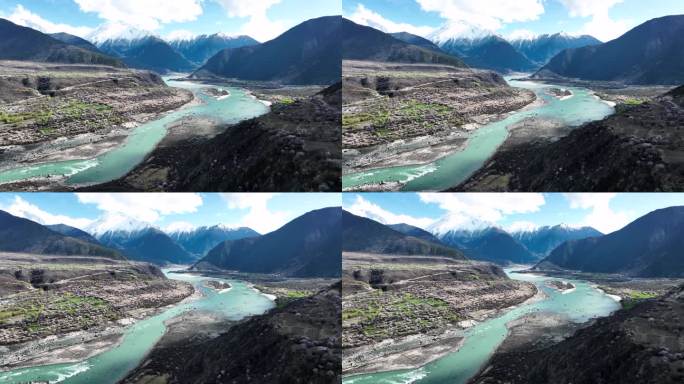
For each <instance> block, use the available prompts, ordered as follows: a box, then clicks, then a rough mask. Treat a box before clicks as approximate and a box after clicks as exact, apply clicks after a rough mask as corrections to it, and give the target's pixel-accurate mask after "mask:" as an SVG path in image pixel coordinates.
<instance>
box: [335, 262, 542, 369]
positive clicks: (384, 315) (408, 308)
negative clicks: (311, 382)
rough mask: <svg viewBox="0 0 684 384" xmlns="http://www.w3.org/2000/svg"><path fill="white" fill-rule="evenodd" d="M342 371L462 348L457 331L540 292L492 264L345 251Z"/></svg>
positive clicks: (424, 359) (409, 364)
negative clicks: (510, 277)
mask: <svg viewBox="0 0 684 384" xmlns="http://www.w3.org/2000/svg"><path fill="white" fill-rule="evenodd" d="M343 292H344V296H343V302H342V307H343V312H342V319H343V323H342V326H343V332H342V343H343V347H344V360H343V373H345V374H353V373H362V372H375V371H386V370H395V369H405V368H416V367H419V366H422V365H424V364H426V363H428V362H429V361H432V360H434V359H436V358H439V357H440V356H443V355H444V354H446V353H449V352H451V351H453V350H455V349H457V348H458V346H459V344H460V342H461V341H462V336H461V335H460V332H459V330H462V329H465V328H468V327H471V326H473V325H474V324H476V323H477V322H479V321H483V320H485V319H487V318H490V317H493V316H496V315H497V314H499V313H500V311H502V310H506V309H507V308H510V307H512V306H515V305H519V304H521V303H523V302H525V301H526V300H528V299H531V298H533V297H535V295H537V294H538V291H537V289H536V287H535V286H534V284H531V283H526V282H521V281H514V280H510V279H508V278H507V277H506V275H505V273H504V272H503V270H501V269H500V268H499V267H497V266H495V265H493V264H489V263H479V262H470V261H468V262H464V261H456V260H452V259H449V258H442V257H416V256H413V257H404V256H396V255H392V256H390V255H386V256H383V255H367V254H356V253H344V254H343Z"/></svg>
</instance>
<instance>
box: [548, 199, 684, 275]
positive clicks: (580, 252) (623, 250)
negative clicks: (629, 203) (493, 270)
mask: <svg viewBox="0 0 684 384" xmlns="http://www.w3.org/2000/svg"><path fill="white" fill-rule="evenodd" d="M683 233H684V207H670V208H665V209H660V210H657V211H653V212H651V213H649V214H647V215H645V216H642V217H641V218H639V219H637V220H635V221H634V222H632V223H631V224H629V225H627V226H626V227H624V228H623V229H621V230H619V231H616V232H613V233H611V234H608V235H605V236H602V237H592V238H588V239H583V240H571V241H568V242H565V243H563V244H561V245H560V246H559V247H558V248H556V249H555V250H553V252H551V254H550V255H549V256H548V257H547V258H545V259H544V260H542V261H541V262H540V263H539V264H538V265H537V266H535V268H536V269H553V268H563V269H571V270H579V271H584V272H599V273H623V274H627V275H630V276H639V277H684V257H682V250H683V249H684V236H682V234H683Z"/></svg>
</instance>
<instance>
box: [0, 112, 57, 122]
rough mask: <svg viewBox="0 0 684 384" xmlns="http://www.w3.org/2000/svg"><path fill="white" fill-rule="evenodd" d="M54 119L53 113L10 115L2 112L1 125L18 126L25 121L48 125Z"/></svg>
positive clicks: (0, 115)
mask: <svg viewBox="0 0 684 384" xmlns="http://www.w3.org/2000/svg"><path fill="white" fill-rule="evenodd" d="M51 117H52V111H50V110H45V111H32V112H19V113H9V112H4V111H0V123H3V124H17V123H21V122H24V121H36V122H37V123H39V124H47V122H48V121H49V120H50V118H51Z"/></svg>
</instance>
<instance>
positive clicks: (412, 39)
mask: <svg viewBox="0 0 684 384" xmlns="http://www.w3.org/2000/svg"><path fill="white" fill-rule="evenodd" d="M390 36H392V37H394V38H395V39H398V40H401V41H403V42H404V43H408V44H412V45H416V46H419V47H421V48H426V49H429V50H431V51H435V52H438V53H446V52H444V51H442V48H440V47H438V46H437V44H435V43H433V42H432V41H430V40H428V39H426V38H424V37H420V36H418V35H414V34H411V33H408V32H395V33H390Z"/></svg>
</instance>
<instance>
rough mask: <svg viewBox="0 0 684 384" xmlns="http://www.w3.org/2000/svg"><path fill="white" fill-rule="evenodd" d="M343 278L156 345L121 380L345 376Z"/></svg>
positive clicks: (198, 382)
mask: <svg viewBox="0 0 684 384" xmlns="http://www.w3.org/2000/svg"><path fill="white" fill-rule="evenodd" d="M340 288H341V286H340V284H339V283H338V284H336V285H333V286H331V287H330V288H328V289H324V290H322V291H320V292H318V293H316V294H315V295H313V296H310V297H305V298H301V299H298V300H294V301H291V302H289V303H288V304H286V305H284V306H283V307H281V308H276V309H273V310H271V311H270V312H268V313H266V314H264V315H260V316H255V317H252V318H249V319H247V320H245V321H243V322H240V323H238V324H236V325H233V326H232V327H231V328H230V329H229V330H227V331H226V332H224V333H223V334H221V335H220V336H218V337H216V338H214V339H212V340H208V341H206V342H201V343H198V342H197V341H196V340H182V341H181V342H177V343H175V344H171V345H169V346H167V347H165V348H159V347H158V348H155V349H154V350H153V351H152V353H151V354H150V356H148V358H147V360H146V362H144V363H143V364H142V365H141V367H140V368H138V369H137V370H135V371H134V372H133V373H132V374H131V375H129V377H128V378H127V379H125V380H124V381H123V382H124V383H127V384H145V383H151V382H157V381H150V380H161V381H159V382H164V383H187V384H203V383H216V384H219V383H225V384H233V383H260V384H277V383H293V384H294V383H301V384H304V383H307V384H331V383H339V382H340V381H341V373H340V372H341V358H342V357H341V355H342V353H341V341H340V339H341V324H340V322H341V311H342V309H341V307H342V306H341V299H340Z"/></svg>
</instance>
